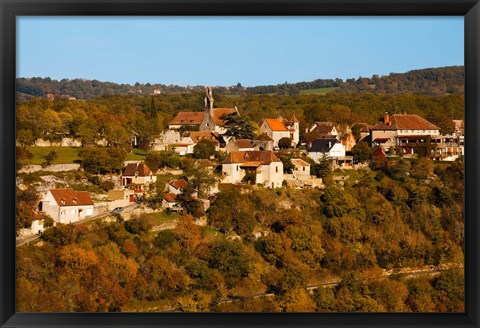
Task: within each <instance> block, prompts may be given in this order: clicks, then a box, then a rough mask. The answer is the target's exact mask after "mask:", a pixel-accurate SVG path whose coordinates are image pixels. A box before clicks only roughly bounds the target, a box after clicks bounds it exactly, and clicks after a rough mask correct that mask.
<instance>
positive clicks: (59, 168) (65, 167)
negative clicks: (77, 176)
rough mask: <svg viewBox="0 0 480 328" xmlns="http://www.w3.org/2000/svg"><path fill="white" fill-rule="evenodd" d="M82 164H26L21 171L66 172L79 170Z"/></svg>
mask: <svg viewBox="0 0 480 328" xmlns="http://www.w3.org/2000/svg"><path fill="white" fill-rule="evenodd" d="M78 170H80V164H52V165H48V166H45V167H43V166H42V165H26V166H24V167H22V168H21V169H20V170H19V171H18V172H19V173H33V172H38V171H46V172H64V171H78Z"/></svg>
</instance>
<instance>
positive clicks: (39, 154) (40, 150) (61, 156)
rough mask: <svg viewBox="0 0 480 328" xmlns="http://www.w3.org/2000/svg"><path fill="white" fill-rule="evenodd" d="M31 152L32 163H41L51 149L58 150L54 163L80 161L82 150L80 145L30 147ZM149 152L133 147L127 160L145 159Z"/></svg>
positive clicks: (30, 161)
mask: <svg viewBox="0 0 480 328" xmlns="http://www.w3.org/2000/svg"><path fill="white" fill-rule="evenodd" d="M27 149H28V151H29V152H31V153H32V155H33V157H32V158H31V159H30V160H29V163H28V164H30V165H41V164H43V163H45V156H46V155H48V153H50V152H51V151H55V152H57V158H55V159H54V160H53V161H52V164H73V163H75V161H79V160H80V157H78V153H79V152H80V151H81V150H82V148H79V147H28V148H27ZM146 156H147V153H146V152H145V151H143V150H140V149H136V148H134V149H132V151H131V152H130V153H129V154H128V155H127V158H126V160H127V161H137V160H138V161H140V160H141V161H143V160H145V157H146Z"/></svg>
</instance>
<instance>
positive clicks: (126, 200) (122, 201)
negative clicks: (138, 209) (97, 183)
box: [107, 189, 136, 211]
mask: <svg viewBox="0 0 480 328" xmlns="http://www.w3.org/2000/svg"><path fill="white" fill-rule="evenodd" d="M107 200H108V201H109V202H108V205H107V206H108V210H109V211H111V210H113V209H114V208H117V207H124V206H128V205H130V204H132V203H134V202H135V200H136V199H135V191H134V190H131V189H112V190H109V191H108V194H107Z"/></svg>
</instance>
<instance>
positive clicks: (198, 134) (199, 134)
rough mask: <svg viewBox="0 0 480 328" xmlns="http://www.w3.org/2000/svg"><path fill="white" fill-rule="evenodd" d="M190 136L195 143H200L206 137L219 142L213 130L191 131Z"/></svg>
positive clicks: (216, 142)
mask: <svg viewBox="0 0 480 328" xmlns="http://www.w3.org/2000/svg"><path fill="white" fill-rule="evenodd" d="M189 137H190V139H192V141H193V142H194V143H198V142H199V141H200V140H203V139H206V140H210V141H211V142H213V143H215V144H218V140H217V139H216V138H215V136H214V135H213V134H212V132H211V131H191V132H190V135H189Z"/></svg>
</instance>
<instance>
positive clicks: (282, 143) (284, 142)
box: [278, 137, 292, 149]
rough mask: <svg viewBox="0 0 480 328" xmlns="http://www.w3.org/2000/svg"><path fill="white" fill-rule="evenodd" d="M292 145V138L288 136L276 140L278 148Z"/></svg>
mask: <svg viewBox="0 0 480 328" xmlns="http://www.w3.org/2000/svg"><path fill="white" fill-rule="evenodd" d="M291 146H292V139H290V138H286V137H285V138H282V139H280V140H278V147H279V148H280V149H288V148H290V147H291Z"/></svg>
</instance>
